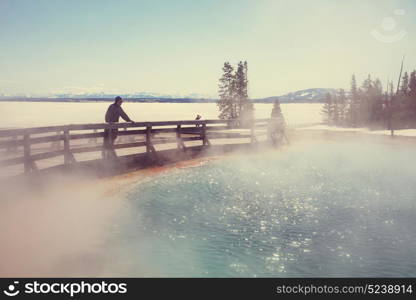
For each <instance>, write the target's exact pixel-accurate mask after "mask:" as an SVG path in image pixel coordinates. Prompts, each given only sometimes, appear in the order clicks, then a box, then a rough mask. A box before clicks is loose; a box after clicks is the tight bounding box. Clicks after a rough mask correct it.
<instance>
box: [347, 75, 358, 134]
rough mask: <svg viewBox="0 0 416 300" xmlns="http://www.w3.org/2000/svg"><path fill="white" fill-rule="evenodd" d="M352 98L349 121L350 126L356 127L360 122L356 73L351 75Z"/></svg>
mask: <svg viewBox="0 0 416 300" xmlns="http://www.w3.org/2000/svg"><path fill="white" fill-rule="evenodd" d="M350 94H351V100H350V107H349V112H348V115H349V123H350V126H353V127H356V126H357V124H358V109H359V104H360V103H359V96H358V89H357V81H356V79H355V75H354V74H353V75H352V77H351V90H350Z"/></svg>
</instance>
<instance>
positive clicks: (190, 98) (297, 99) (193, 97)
mask: <svg viewBox="0 0 416 300" xmlns="http://www.w3.org/2000/svg"><path fill="white" fill-rule="evenodd" d="M336 91H337V90H336V89H330V88H311V89H306V90H299V91H296V92H291V93H288V94H285V95H281V96H273V97H266V98H254V99H253V98H252V101H253V102H254V103H273V102H274V101H275V100H276V99H279V101H280V102H282V103H292V102H293V103H317V102H323V101H324V99H325V96H326V94H327V93H330V94H334V93H335V92H336ZM116 96H121V97H122V98H124V99H125V100H127V101H131V102H171V103H213V102H216V101H217V97H216V96H213V95H204V94H195V93H193V94H160V93H152V92H136V93H128V94H127V93H125V94H123V93H121V94H115V93H104V92H102V93H79V94H78V93H60V94H54V95H47V96H33V95H32V96H31V95H14V96H6V95H1V94H0V100H3V101H4V100H6V101H7V100H14V101H53V102H58V101H60V102H73V101H77V102H78V101H113V99H114V98H115V97H116Z"/></svg>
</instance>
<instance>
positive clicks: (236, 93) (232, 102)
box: [217, 61, 254, 124]
mask: <svg viewBox="0 0 416 300" xmlns="http://www.w3.org/2000/svg"><path fill="white" fill-rule="evenodd" d="M222 70H223V75H222V76H221V78H220V80H219V91H218V94H219V100H218V102H217V105H218V108H219V111H220V114H219V118H220V119H222V120H235V121H239V123H240V124H242V123H245V122H248V121H249V120H251V119H252V118H253V112H254V108H253V103H252V102H251V101H250V100H249V98H248V79H247V62H246V61H245V62H242V61H240V62H239V63H238V65H237V67H236V69H234V67H233V66H232V65H231V64H230V63H229V62H225V63H224V66H223V68H222Z"/></svg>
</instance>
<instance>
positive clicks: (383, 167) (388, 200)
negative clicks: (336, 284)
mask: <svg viewBox="0 0 416 300" xmlns="http://www.w3.org/2000/svg"><path fill="white" fill-rule="evenodd" d="M414 159H415V152H414V151H413V150H412V149H409V148H404V147H399V146H394V145H393V146H391V145H381V144H371V143H363V142H344V143H331V142H322V143H315V144H313V145H310V146H307V147H303V148H293V149H287V150H285V151H271V152H262V153H259V154H250V155H239V156H235V157H229V158H224V159H221V160H217V161H214V162H210V163H208V164H206V165H203V166H199V167H193V168H187V169H180V170H175V171H171V172H168V173H166V174H161V175H158V176H156V177H154V178H153V180H152V181H149V182H143V183H140V184H137V185H136V186H135V187H134V188H133V189H132V190H131V191H130V193H129V194H128V197H127V200H126V201H127V203H126V205H127V206H128V211H129V213H128V214H127V216H125V217H124V218H123V219H122V220H120V221H119V223H118V224H116V225H117V228H118V230H117V233H114V237H113V239H114V240H113V243H114V244H116V245H118V246H117V247H118V251H119V252H118V255H119V257H123V258H122V259H123V261H124V264H125V265H126V266H128V275H130V276H174V277H184V276H186V277H187V276H191V277H255V276H257V277H266V276H273V277H333V276H351V277H361V276H364V277H365V276H371V277H376V276H383V277H384V276H387V277H390V276H391V277H403V276H416V233H415V228H416V165H415V164H414V163H413V161H414ZM120 259H121V258H120ZM116 260H117V259H116Z"/></svg>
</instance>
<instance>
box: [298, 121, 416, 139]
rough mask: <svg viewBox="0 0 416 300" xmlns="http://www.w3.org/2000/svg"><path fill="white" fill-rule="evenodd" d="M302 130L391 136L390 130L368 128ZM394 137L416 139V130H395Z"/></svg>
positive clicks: (319, 127) (329, 127) (330, 127)
mask: <svg viewBox="0 0 416 300" xmlns="http://www.w3.org/2000/svg"><path fill="white" fill-rule="evenodd" d="M301 129H302V130H329V131H341V132H359V133H365V134H374V135H391V132H390V130H369V129H368V128H364V127H359V128H352V127H335V126H329V125H324V124H317V125H312V126H307V127H302V128H301ZM394 135H397V136H409V137H416V129H400V130H394Z"/></svg>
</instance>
